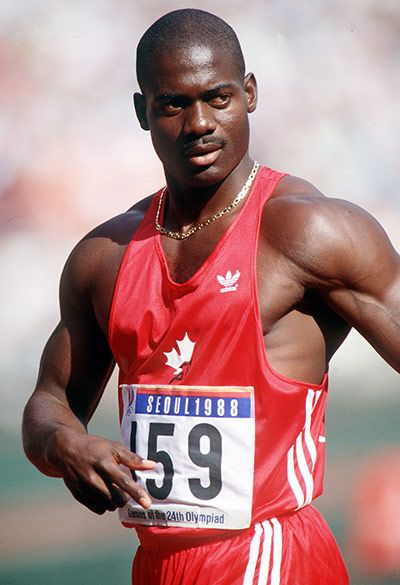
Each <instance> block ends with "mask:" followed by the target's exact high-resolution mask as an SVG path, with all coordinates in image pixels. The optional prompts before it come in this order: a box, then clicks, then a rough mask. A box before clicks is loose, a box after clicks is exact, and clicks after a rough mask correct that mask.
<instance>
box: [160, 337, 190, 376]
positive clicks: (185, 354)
mask: <svg viewBox="0 0 400 585" xmlns="http://www.w3.org/2000/svg"><path fill="white" fill-rule="evenodd" d="M176 344H177V346H178V349H179V353H178V352H177V351H176V349H175V347H173V348H172V351H164V352H163V353H164V355H165V357H166V358H167V361H166V362H165V365H167V366H169V367H170V368H173V369H174V370H175V371H174V374H176V375H178V374H180V373H181V372H182V371H183V369H182V367H181V366H182V365H183V364H185V363H187V364H188V363H190V361H191V359H192V355H193V351H194V346H195V345H196V343H195V342H193V341H192V340H191V339H190V337H189V335H188V334H187V333H185V336H184V338H183V339H177V340H176Z"/></svg>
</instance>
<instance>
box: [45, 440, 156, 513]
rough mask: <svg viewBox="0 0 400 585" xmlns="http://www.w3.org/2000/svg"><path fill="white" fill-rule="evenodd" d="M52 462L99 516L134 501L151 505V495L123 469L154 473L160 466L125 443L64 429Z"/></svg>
mask: <svg viewBox="0 0 400 585" xmlns="http://www.w3.org/2000/svg"><path fill="white" fill-rule="evenodd" d="M48 458H49V461H51V462H52V463H53V464H55V465H56V466H57V467H58V469H59V470H60V472H61V474H62V477H63V479H64V483H65V485H66V486H67V488H68V489H69V490H70V492H71V493H72V495H73V496H74V498H75V499H76V500H78V502H80V503H81V504H83V505H84V506H86V507H87V508H89V510H91V511H92V512H95V513H96V514H104V512H105V511H106V510H110V511H114V510H115V509H116V508H122V507H123V506H124V505H125V504H126V503H127V502H128V500H129V499H131V498H133V499H134V500H135V501H136V502H138V503H139V504H140V505H141V506H143V508H148V507H149V506H150V505H151V499H150V497H149V495H148V494H147V492H146V491H145V490H144V489H143V488H141V487H139V486H138V485H137V483H136V482H135V481H134V480H133V479H132V476H131V475H130V474H129V475H128V474H127V473H125V472H124V471H122V470H121V469H120V467H119V465H120V464H123V465H125V466H126V467H128V468H129V469H142V470H144V469H153V468H154V466H155V465H156V463H155V462H154V461H149V460H145V459H142V458H141V457H139V455H136V453H132V452H131V451H129V450H128V449H126V448H125V447H124V446H123V445H122V444H121V443H118V442H116V441H110V440H108V439H105V438H103V437H98V436H95V435H87V434H86V433H83V432H79V431H76V430H72V429H68V430H65V429H64V430H62V431H60V433H59V434H58V437H57V439H56V440H55V441H54V444H53V447H52V449H51V452H50V453H49V454H48Z"/></svg>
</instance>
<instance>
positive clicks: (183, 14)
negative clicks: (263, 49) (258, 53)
mask: <svg viewBox="0 0 400 585" xmlns="http://www.w3.org/2000/svg"><path fill="white" fill-rule="evenodd" d="M196 44H198V45H209V46H217V47H221V48H223V49H225V50H226V51H227V52H228V54H230V55H231V56H233V57H234V59H236V62H237V67H238V75H239V76H240V77H241V78H243V77H244V75H245V62H244V57H243V53H242V49H241V47H240V43H239V40H238V38H237V36H236V33H235V31H234V30H233V28H232V27H231V26H229V24H228V23H226V22H225V21H224V20H222V18H219V17H218V16H215V14H211V13H210V12H205V11H204V10H197V9H195V8H184V9H181V10H174V11H173V12H169V13H168V14H165V15H164V16H162V17H161V18H159V19H158V20H156V22H155V23H154V24H152V25H151V27H150V28H149V29H147V31H146V32H145V33H144V35H143V36H142V38H141V39H140V41H139V44H138V47H137V51H136V76H137V80H138V83H139V86H140V88H141V90H142V91H144V88H145V86H146V80H147V79H149V76H150V75H151V69H152V64H153V63H154V59H156V58H157V57H159V56H161V53H162V52H164V51H165V50H168V49H176V48H186V47H188V46H191V45H196Z"/></svg>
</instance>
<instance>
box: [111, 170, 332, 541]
mask: <svg viewBox="0 0 400 585" xmlns="http://www.w3.org/2000/svg"><path fill="white" fill-rule="evenodd" d="M283 176H284V175H283V174H281V173H278V172H276V171H273V170H271V169H268V168H265V167H264V168H261V169H260V170H259V172H258V175H257V177H256V179H255V181H254V184H253V186H252V189H251V191H250V193H249V195H248V196H247V199H246V201H245V203H244V204H243V206H242V208H241V210H240V212H239V213H238V215H237V217H236V218H235V220H234V222H233V223H232V224H231V226H230V227H229V229H228V230H227V231H226V233H225V234H224V236H223V237H222V238H221V240H220V241H219V242H218V244H217V245H216V247H215V249H214V250H213V252H212V253H211V254H210V256H209V257H208V258H207V260H206V261H205V262H204V264H203V265H202V266H201V267H200V268H199V270H198V271H197V272H196V273H195V274H194V275H193V276H192V277H191V278H190V279H189V280H188V281H186V282H184V283H181V284H178V283H176V282H174V281H172V280H171V278H170V276H169V273H168V268H167V262H166V259H165V256H164V253H163V250H162V247H161V242H160V235H159V233H158V232H157V231H156V229H155V222H154V218H155V213H156V208H157V203H158V194H157V195H155V197H154V198H153V201H152V202H151V204H150V206H149V208H148V211H147V213H146V216H145V218H144V219H143V221H142V223H141V225H140V226H139V229H138V230H137V232H136V234H135V236H134V238H133V239H132V241H131V242H130V244H129V246H128V248H127V251H126V253H125V256H124V259H123V262H122V265H121V268H120V272H119V276H118V279H117V283H116V288H115V293H114V298H113V303H112V309H111V315H110V332H109V334H110V337H109V339H110V345H111V348H112V351H113V353H114V356H115V359H116V362H117V364H118V366H119V369H120V383H121V384H143V385H144V384H146V385H150V386H151V385H153V386H154V385H173V386H182V388H186V387H190V386H191V385H193V386H194V385H195V386H206V387H221V386H224V387H227V386H228V387H232V388H233V387H237V386H241V387H253V388H254V416H255V431H254V438H253V437H252V436H251V432H250V433H249V436H246V435H245V436H242V435H243V434H245V433H247V432H248V431H245V430H243V431H242V430H241V429H245V427H240V426H238V427H237V428H238V434H239V435H240V436H239V440H240V441H241V443H242V444H244V443H246V441H249V442H251V441H253V440H254V441H255V448H254V467H253V471H252V473H253V476H254V481H253V487H252V494H250V496H249V498H248V499H249V500H250V516H251V523H254V522H258V521H261V520H264V519H266V518H271V517H274V516H277V515H282V514H286V513H290V512H294V511H295V510H297V509H299V508H302V507H303V506H305V505H307V504H309V503H310V502H311V500H312V499H313V498H315V497H317V496H319V495H320V494H321V493H322V483H323V469H324V443H325V433H324V410H325V403H326V394H327V375H325V378H324V380H323V382H322V383H321V384H320V385H316V384H307V383H305V382H299V381H295V380H291V379H289V378H287V377H285V376H283V375H280V374H278V373H277V372H275V371H274V370H273V369H272V368H271V366H270V365H269V363H268V358H267V355H266V352H265V347H264V339H263V333H262V328H261V323H260V315H259V304H258V292H257V282H256V255H257V242H258V234H259V229H260V221H261V214H262V210H263V207H264V205H265V203H266V202H267V201H268V199H269V197H270V196H271V194H272V192H273V190H274V188H275V187H276V185H277V183H278V182H279V180H280V179H281V178H282V177H283ZM141 392H142V394H141V395H140V398H141V400H142V399H143V400H147V402H145V404H146V405H147V408H150V406H151V408H153V406H154V405H155V404H156V401H158V405H160V404H161V405H164V406H165V405H166V404H167V403H168V408H172V406H170V405H171V404H172V403H171V400H173V401H175V402H173V404H174V405H175V406H174V407H176V409H177V411H176V412H178V411H179V409H180V408H181V411H180V412H179V413H178V414H177V416H178V415H179V416H181V415H184V414H185V411H184V410H182V408H183V406H182V404H183V403H182V404H180V405H178V406H177V398H176V396H175V395H174V392H170V393H168V392H166V391H165V389H164V390H162V391H161V393H163V392H164V394H162V396H161V398H158V397H156V396H153V395H152V391H151V390H146V388H144V389H142V390H141ZM146 392H147V394H146ZM165 392H166V393H165ZM150 395H151V396H152V398H149V396H150ZM167 395H168V396H169V398H166V396H167ZM210 396H211V398H210ZM213 396H214V394H213V393H212V392H211V393H210V394H205V395H204V396H203V395H201V398H199V399H198V402H197V403H196V405H199V404H200V405H201V408H203V410H202V413H201V414H202V416H203V419H202V420H204V417H205V415H206V414H210V413H211V409H212V408H214V406H213V405H214V402H215V401H216V402H215V408H218V404H220V405H222V404H224V405H225V403H223V402H221V400H225V401H226V400H228V401H229V400H230V402H229V404H230V405H231V406H230V408H231V414H232V412H233V415H234V416H236V415H237V413H238V409H237V406H236V404H237V403H240V404H241V403H243V404H245V400H244V398H243V400H242V401H240V400H239V401H235V399H234V398H232V397H233V396H236V395H235V394H234V393H232V392H231V393H230V390H229V388H228V391H227V392H225V393H224V394H223V395H222V396H223V399H221V398H219V399H217V398H213ZM240 396H242V395H240ZM243 396H247V394H246V393H244V394H243ZM207 397H208V398H207ZM186 400H191V398H190V397H189V398H187V397H186ZM207 400H208V401H209V402H207ZM218 400H220V402H219V403H218ZM163 401H164V402H163ZM166 401H168V402H166ZM201 401H202V402H201ZM213 401H214V402H213ZM232 401H233V402H232ZM226 404H228V403H226ZM246 404H247V403H246ZM152 405H153V406H152ZM205 405H206V406H207V405H208V406H209V410H208V411H207V412H205V411H204V407H205ZM232 405H233V407H234V410H233V411H232ZM128 406H129V405H128ZM120 407H121V415H122V408H123V405H122V401H121V400H120ZM154 408H156V407H155V406H154ZM157 408H158V407H157ZM165 408H166V406H165ZM185 408H186V407H185ZM190 408H192V410H193V409H194V408H195V402H193V404H192V407H190ZM196 408H197V406H196ZM221 408H222V406H221ZM154 412H156V411H154ZM187 412H189V411H187ZM221 412H222V410H221ZM214 414H215V413H214ZM215 416H217V414H215ZM243 416H244V417H245V416H246V415H243ZM243 420H245V419H243ZM204 424H206V427H204ZM204 424H203V423H202V425H203V426H202V425H200V426H201V429H204V428H206V429H208V428H209V427H207V423H204ZM229 424H230V423H229ZM237 424H238V425H240V423H237ZM135 428H136V427H135ZM171 432H172V431H171ZM206 432H208V431H206ZM241 433H242V435H241ZM171 440H172V439H171ZM200 440H201V439H198V441H199V443H198V445H197V446H196V445H195V449H196V453H197V459H196V457H195V458H194V460H195V462H196V463H197V465H198V466H199V468H200V467H202V466H205V467H206V468H207V466H210V465H211V463H212V462H211V460H208V459H207V456H206V455H204V453H206V454H207V446H206V447H202V448H200V447H199V445H200ZM210 440H211V439H210ZM237 440H238V439H237ZM192 442H193V441H192ZM195 442H196V441H195ZM135 445H136V444H134V446H135ZM131 446H132V443H131ZM239 447H240V445H239V443H238V457H239V451H240V448H239ZM221 449H222V453H223V446H222V447H221ZM156 450H157V449H156ZM140 454H141V455H142V456H143V457H147V453H140ZM202 454H203V455H202ZM230 455H231V457H232V454H230ZM202 456H203V458H204V457H205V460H204V462H203V459H202ZM224 456H226V455H225V453H223V454H222V457H224ZM239 458H240V457H239ZM244 463H245V462H244ZM235 464H236V461H235V454H233V458H232V461H231V463H230V465H231V467H232V466H233V467H234V466H235ZM240 465H242V463H241V464H240ZM210 469H211V468H210ZM246 469H247V468H246ZM210 473H211V471H210ZM243 473H244V474H245V473H248V471H246V472H245V471H244V472H243ZM210 477H211V476H210ZM245 479H246V478H245V477H244V480H245ZM191 481H192V480H191ZM196 481H197V480H193V482H194V483H195V482H196ZM198 481H199V482H200V484H199V485H200V490H201V489H205V488H202V485H203V486H204V485H206V486H207V479H206V480H204V478H203V479H201V480H198ZM239 483H240V482H239ZM193 485H194V484H193ZM156 489H158V488H157V487H156ZM232 489H234V488H232ZM206 497H207V496H206ZM242 497H243V496H242ZM177 518H179V517H177ZM182 518H183V516H182ZM213 520H214V519H213ZM215 521H216V522H218V519H217V518H216V517H215ZM210 522H211V521H210ZM128 524H129V522H128ZM202 526H203V529H200V530H199V529H198V528H190V527H188V526H186V527H177V526H174V527H172V528H168V529H167V530H165V529H163V528H161V527H159V526H136V528H137V530H138V532H139V536H140V538H143V539H145V538H148V537H149V536H150V535H151V537H154V536H155V535H161V534H162V533H164V534H168V535H169V536H173V535H175V536H176V537H181V536H182V538H184V540H185V542H186V543H187V542H188V539H189V542H190V539H193V540H196V539H197V538H198V537H201V539H202V540H204V538H205V537H207V536H209V538H210V539H211V538H213V534H215V533H217V536H219V537H221V536H223V535H224V534H227V533H228V532H224V531H221V529H219V530H215V529H214V528H215V524H212V526H213V528H212V529H211V528H204V526H207V524H203V525H202ZM217 528H218V527H217ZM221 528H222V526H221ZM236 533H237V532H236Z"/></svg>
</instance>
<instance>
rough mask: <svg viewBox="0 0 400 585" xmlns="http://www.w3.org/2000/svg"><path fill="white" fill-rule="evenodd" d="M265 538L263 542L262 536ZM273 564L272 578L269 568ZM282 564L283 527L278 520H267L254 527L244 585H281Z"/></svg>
mask: <svg viewBox="0 0 400 585" xmlns="http://www.w3.org/2000/svg"><path fill="white" fill-rule="evenodd" d="M262 535H263V536H264V538H263V540H262V539H261V536H262ZM258 559H260V571H259V575H258V580H257V582H256V581H255V574H256V568H257V563H258ZM271 562H272V570H271V578H270V579H269V568H270V564H271ZM281 563H282V527H281V525H280V523H279V520H278V519H277V518H271V520H266V521H265V522H263V523H262V524H256V525H255V527H254V536H253V538H252V540H251V543H250V550H249V560H248V563H247V567H246V571H245V574H244V578H243V585H280V582H281Z"/></svg>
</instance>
